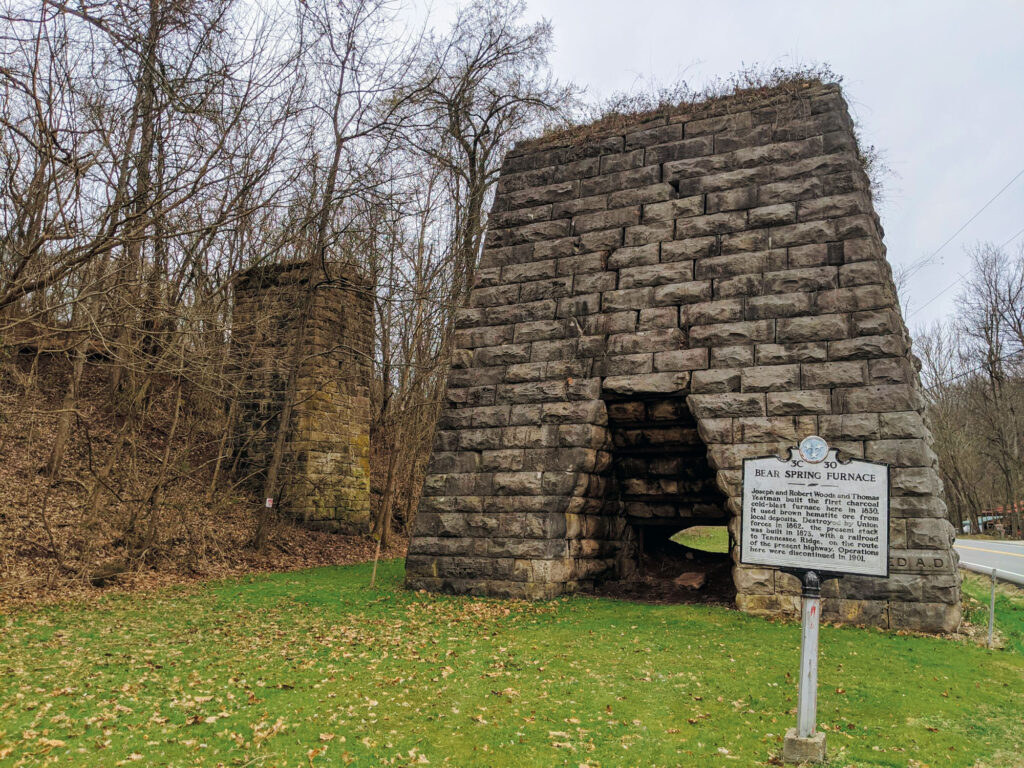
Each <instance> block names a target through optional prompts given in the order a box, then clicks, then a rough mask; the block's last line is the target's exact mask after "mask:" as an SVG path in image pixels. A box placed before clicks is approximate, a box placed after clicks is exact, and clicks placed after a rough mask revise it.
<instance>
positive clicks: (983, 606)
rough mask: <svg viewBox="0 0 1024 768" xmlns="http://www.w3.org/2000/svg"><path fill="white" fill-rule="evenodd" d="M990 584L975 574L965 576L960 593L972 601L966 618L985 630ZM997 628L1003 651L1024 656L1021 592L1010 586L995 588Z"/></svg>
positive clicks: (1023, 606)
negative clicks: (1000, 636)
mask: <svg viewBox="0 0 1024 768" xmlns="http://www.w3.org/2000/svg"><path fill="white" fill-rule="evenodd" d="M991 589H992V582H991V581H990V580H989V579H988V578H987V577H985V576H980V575H978V574H976V573H964V582H963V590H964V592H965V593H966V594H967V595H969V596H970V597H971V598H973V601H972V602H971V603H970V604H969V608H968V611H967V618H968V620H969V621H971V623H973V624H977V625H978V626H979V627H985V628H986V629H987V627H988V606H989V601H990V600H991V598H992V593H991ZM996 626H997V627H998V628H999V631H1000V632H1001V633H1002V635H1003V639H1004V642H1005V645H1006V648H1007V649H1009V650H1012V651H1014V652H1016V653H1018V654H1021V655H1022V656H1024V590H1021V589H1020V588H1019V587H1016V586H1014V585H1013V584H1006V583H1002V582H999V583H997V584H996Z"/></svg>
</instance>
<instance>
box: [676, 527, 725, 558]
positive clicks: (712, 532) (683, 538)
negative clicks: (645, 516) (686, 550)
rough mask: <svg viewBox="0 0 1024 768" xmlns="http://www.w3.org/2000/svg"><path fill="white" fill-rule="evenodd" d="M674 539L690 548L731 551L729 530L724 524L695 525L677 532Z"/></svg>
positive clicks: (719, 551)
mask: <svg viewBox="0 0 1024 768" xmlns="http://www.w3.org/2000/svg"><path fill="white" fill-rule="evenodd" d="M672 541H674V542H676V543H677V544H682V545H683V546H684V547H690V549H700V550H703V551H704V552H718V553H721V554H725V553H727V552H728V551H729V530H728V529H727V528H726V527H725V526H724V525H695V526H693V527H692V528H687V529H686V530H685V531H680V532H679V533H677V534H676V535H675V536H673V537H672Z"/></svg>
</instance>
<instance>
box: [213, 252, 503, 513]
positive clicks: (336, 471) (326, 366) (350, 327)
mask: <svg viewBox="0 0 1024 768" xmlns="http://www.w3.org/2000/svg"><path fill="white" fill-rule="evenodd" d="M331 273H332V274H335V273H337V274H338V275H339V277H338V278H337V279H335V280H334V281H332V282H325V283H320V284H318V285H317V286H316V288H315V290H314V291H313V293H312V309H311V313H310V316H309V319H308V320H307V321H306V335H305V337H304V338H302V339H301V340H300V341H299V343H300V344H301V346H302V357H301V363H300V368H299V371H298V374H297V376H296V383H297V393H296V394H297V397H296V405H295V407H294V409H293V411H292V417H291V422H290V424H289V428H288V436H287V441H286V443H285V456H284V464H283V467H282V471H281V477H282V478H283V480H282V483H281V485H282V487H281V499H280V500H275V504H278V505H279V507H280V509H281V510H282V511H283V512H284V514H286V515H287V516H289V517H291V518H293V519H294V520H297V521H299V522H301V523H304V524H307V525H310V526H314V527H317V528H329V529H333V530H338V531H345V532H349V533H363V532H365V530H366V526H367V524H368V522H369V518H370V380H371V372H370V364H369V361H370V360H371V359H372V352H373V307H372V302H371V298H370V296H371V292H370V291H369V289H368V287H367V285H366V284H365V283H364V282H363V281H362V280H361V279H360V278H359V277H358V276H357V274H356V273H355V272H354V271H353V270H352V269H351V268H345V267H343V266H342V265H337V264H336V265H331ZM309 274H310V272H309V263H308V262H295V263H290V264H284V265H273V266H267V267H256V268H253V269H250V270H248V271H247V272H244V273H242V274H241V275H240V276H239V278H238V280H237V282H236V283H235V305H234V314H233V321H232V351H233V354H234V356H235V357H234V361H233V364H232V366H233V370H232V372H233V374H234V375H236V376H237V379H238V384H239V392H240V394H241V397H240V398H239V403H240V410H239V420H240V423H241V424H242V425H243V429H242V430H241V432H240V434H239V435H238V440H237V442H236V444H235V445H234V446H233V450H234V452H235V454H236V456H237V458H238V466H239V470H240V476H242V477H248V478H250V480H249V484H250V485H255V486H257V487H258V486H259V484H260V483H262V478H263V476H264V474H265V472H266V470H267V467H268V466H269V465H270V459H271V454H272V453H273V450H274V448H273V447H274V443H275V441H276V434H277V429H278V426H277V425H278V420H279V414H280V411H281V408H282V406H283V403H284V399H285V384H286V382H287V380H288V375H289V370H288V366H289V365H290V362H289V361H290V360H291V359H292V355H291V351H290V350H291V347H292V345H293V344H294V343H295V339H294V336H295V328H296V327H297V324H298V323H299V307H300V306H302V304H303V302H304V300H305V298H306V296H307V294H308V291H309V288H308V285H309V283H308V280H309ZM481 321H483V318H481V317H479V316H477V314H476V310H473V309H466V310H463V312H462V314H461V315H460V318H459V321H458V322H459V323H460V324H462V325H467V324H472V323H476V322H481ZM462 332H463V331H457V333H462ZM469 356H471V353H466V357H469ZM459 361H460V358H459V357H458V356H457V357H456V359H455V360H453V363H454V365H453V368H452V371H451V373H452V374H453V376H454V377H455V379H456V380H458V379H460V378H461V377H463V375H464V374H467V373H469V374H470V375H469V376H468V377H466V383H473V381H475V372H474V369H473V368H470V367H460V362H459ZM462 361H463V363H468V360H467V359H466V358H462ZM484 378H487V374H484ZM460 426H462V425H460ZM464 426H467V427H469V426H471V423H466V424H465V425H464ZM453 427H454V425H453ZM459 432H460V430H457V429H452V430H451V431H447V428H442V431H441V432H439V434H438V445H439V449H440V451H442V452H444V451H448V450H455V446H456V445H458V442H459V440H460V439H461V438H460V434H459ZM457 463H458V462H455V463H453V466H454V465H455V464H457ZM435 485H436V483H435Z"/></svg>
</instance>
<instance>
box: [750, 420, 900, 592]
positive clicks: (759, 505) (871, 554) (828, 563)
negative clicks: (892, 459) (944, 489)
mask: <svg viewBox="0 0 1024 768" xmlns="http://www.w3.org/2000/svg"><path fill="white" fill-rule="evenodd" d="M741 523H742V524H741V530H740V540H741V546H740V562H742V563H744V564H747V565H767V566H774V567H779V568H787V569H792V570H808V571H818V572H821V573H834V574H860V575H864V576H888V575H889V467H888V465H886V464H878V463H876V462H873V461H864V460H862V459H852V460H851V461H848V462H846V463H841V462H839V461H838V460H837V459H836V452H835V450H833V449H829V448H828V446H827V445H826V444H825V441H824V440H822V439H821V438H820V437H813V438H807V439H806V440H804V441H803V442H802V443H801V444H800V448H799V449H796V448H793V449H790V456H789V458H788V459H786V460H783V459H779V458H778V457H776V456H769V457H766V458H762V459H746V460H745V461H744V462H743V516H742V519H741Z"/></svg>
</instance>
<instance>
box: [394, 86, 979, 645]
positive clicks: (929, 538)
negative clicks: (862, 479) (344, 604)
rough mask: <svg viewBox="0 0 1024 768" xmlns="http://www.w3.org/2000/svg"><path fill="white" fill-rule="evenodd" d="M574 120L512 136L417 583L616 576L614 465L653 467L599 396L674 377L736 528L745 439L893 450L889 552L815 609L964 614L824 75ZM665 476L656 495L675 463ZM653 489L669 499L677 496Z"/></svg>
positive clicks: (743, 578) (778, 599) (620, 533)
mask: <svg viewBox="0 0 1024 768" xmlns="http://www.w3.org/2000/svg"><path fill="white" fill-rule="evenodd" d="M583 133H584V135H582V136H580V135H577V136H575V137H573V136H567V137H562V138H557V137H556V138H555V139H548V140H541V141H537V142H533V143H529V144H526V145H522V146H520V147H517V148H516V150H515V151H513V152H512V153H510V155H509V156H508V157H507V158H506V159H505V163H504V166H503V170H502V176H501V180H500V182H499V187H498V192H497V196H496V199H495V202H494V206H493V211H492V214H491V218H490V225H489V227H490V228H489V231H488V234H487V239H486V245H485V250H484V254H483V258H482V261H481V265H480V268H479V270H478V272H477V275H476V284H475V288H474V290H473V292H472V297H471V301H470V306H469V307H468V308H466V309H464V310H462V311H461V312H460V313H459V316H458V331H457V334H456V350H455V353H454V359H453V363H452V370H451V374H450V377H449V380H448V392H447V402H446V405H445V408H444V412H443V415H442V419H441V425H440V430H439V432H438V435H437V440H436V443H435V449H434V453H433V457H432V462H431V467H430V470H429V474H428V476H427V479H426V482H425V487H424V496H423V499H422V502H421V505H420V510H419V514H418V516H417V520H416V529H415V531H414V536H413V540H412V542H411V545H410V550H409V557H408V560H407V566H406V567H407V582H408V584H409V585H410V586H412V587H416V588H426V589H431V590H442V591H449V592H470V593H483V594H491V595H508V596H517V597H545V596H552V595H557V594H560V593H564V592H571V591H575V590H581V589H588V588H590V587H591V586H592V585H593V584H594V582H595V580H599V579H602V578H608V577H615V576H616V575H617V574H619V573H620V572H621V570H622V568H623V560H622V554H623V552H624V551H625V550H626V549H627V548H628V547H627V545H628V541H626V539H627V538H628V536H626V535H625V534H624V529H625V528H627V527H628V526H625V525H624V523H623V521H624V520H626V519H628V514H630V513H629V509H628V504H629V503H630V502H628V501H627V500H624V498H625V497H624V496H623V493H622V484H623V483H624V482H629V483H632V484H633V485H636V486H637V487H649V486H643V485H640V484H639V480H640V479H638V478H636V477H635V476H630V474H629V473H630V471H632V470H630V471H627V472H625V473H624V472H623V471H618V472H616V471H615V467H614V466H613V464H614V463H615V461H616V458H615V456H616V455H615V446H614V445H613V440H612V430H611V429H610V428H609V409H611V410H612V414H613V418H612V422H613V426H614V423H615V413H616V409H617V408H618V409H621V408H623V407H625V408H626V409H627V411H628V409H629V408H635V407H637V406H622V405H621V403H624V402H626V403H628V402H638V403H641V404H643V403H645V402H658V401H660V402H669V403H671V402H672V401H673V400H674V401H675V402H676V403H678V404H682V403H685V405H686V407H687V408H688V410H689V411H690V413H691V414H692V418H693V419H695V421H696V428H697V434H698V435H699V439H700V441H701V442H702V443H703V446H705V450H706V461H707V462H708V464H710V470H709V471H712V472H713V473H714V475H713V477H714V478H715V480H716V482H717V486H718V490H720V491H721V494H722V496H719V498H721V499H724V500H725V501H724V511H723V516H724V517H725V518H726V519H729V521H730V522H729V525H730V531H731V533H732V535H733V538H734V539H735V540H737V541H738V537H739V525H738V519H739V518H738V515H739V512H740V499H741V465H742V460H743V458H744V457H753V456H764V455H768V454H777V453H780V452H782V451H783V450H784V449H785V448H786V447H788V446H790V445H794V444H796V443H798V442H799V440H800V439H801V438H803V437H804V436H806V435H809V434H819V435H821V436H822V437H824V438H826V439H827V440H828V441H829V443H830V444H832V445H833V446H835V447H837V448H838V449H840V452H841V455H843V454H845V455H848V456H857V457H864V458H867V459H871V460H875V461H882V462H887V463H889V464H891V465H892V471H891V476H892V487H891V497H892V498H891V516H892V525H891V530H890V545H891V552H890V571H891V576H890V577H889V578H888V579H877V578H866V577H847V578H845V579H843V580H842V581H840V582H835V581H830V582H826V590H825V595H826V601H825V606H824V611H825V618H826V619H828V618H831V619H833V620H841V621H846V622H853V623H865V624H874V625H879V626H883V627H892V628H911V629H923V630H937V631H949V630H953V629H955V628H956V626H957V624H958V622H959V616H960V586H959V585H960V582H959V575H958V572H957V569H956V562H957V560H956V554H955V552H954V551H953V549H952V541H953V530H952V526H951V525H950V524H949V522H948V521H947V519H946V512H945V506H944V504H943V501H942V498H941V493H942V488H941V483H940V480H939V476H938V472H937V461H936V457H935V454H934V453H933V452H932V450H931V448H930V442H931V438H930V435H929V432H928V429H927V426H926V422H925V420H924V418H923V408H924V402H923V398H922V396H921V392H920V383H919V377H918V373H917V369H916V367H915V362H914V359H913V357H912V356H911V354H910V340H909V337H908V334H907V330H906V327H905V325H904V323H903V320H902V317H901V315H900V310H899V305H898V303H897V298H896V293H895V290H894V288H893V282H892V276H891V271H890V268H889V265H888V264H887V262H886V260H885V248H884V246H883V244H882V230H881V227H880V225H879V222H878V218H877V216H876V215H875V213H874V211H873V208H872V203H871V198H870V194H869V182H868V179H867V177H866V175H865V173H864V170H863V164H862V161H861V159H860V156H859V153H858V151H857V147H856V141H855V138H854V132H853V126H852V123H851V120H850V117H849V114H848V110H847V106H846V103H845V101H844V100H843V98H842V95H841V92H840V90H839V88H838V87H836V86H831V85H822V84H810V85H808V84H797V85H794V86H793V87H791V88H784V89H779V90H776V91H773V92H762V93H744V94H741V95H738V96H734V97H731V98H728V99H722V100H718V101H715V102H712V103H710V104H707V105H703V106H700V107H695V108H681V109H678V110H676V111H673V112H670V113H667V114H661V115H659V116H658V117H656V118H654V119H648V120H645V121H640V120H639V119H637V120H634V121H633V122H632V124H626V125H620V126H618V127H606V128H602V127H601V126H600V125H598V126H593V127H591V129H590V130H589V131H585V132H583ZM648 410H650V408H649V409H648ZM640 412H641V411H637V413H640ZM620 420H621V419H620ZM678 423H679V424H681V425H683V426H680V429H683V428H684V427H685V424H684V422H682V421H679V422H678ZM691 432H692V430H691ZM680 435H682V433H680ZM680 440H681V441H682V442H680V443H679V445H680V446H681V447H680V451H681V452H679V453H678V456H677V457H676V458H680V460H682V459H683V458H684V457H685V455H686V452H685V451H684V450H682V448H685V445H684V443H685V442H686V441H685V440H684V439H683V438H682V437H680V438H678V440H677V442H678V441H680ZM702 458H703V457H702ZM632 466H636V467H640V469H639V470H637V471H641V472H642V471H643V469H642V465H640V464H637V463H635V462H634V464H633V465H632ZM660 466H662V467H665V466H667V465H665V464H662V465H660ZM659 471H661V470H659ZM678 471H679V475H678V477H679V478H684V479H685V478H686V476H687V475H686V471H685V468H680V469H679V470H678ZM633 474H634V475H635V474H636V472H634V473H633ZM691 474H692V473H691ZM697 474H699V473H697ZM624 477H625V480H624V479H623V478H624ZM641 479H642V478H641ZM665 479H666V478H665V476H664V472H662V475H660V476H659V477H658V482H659V483H660V485H659V487H660V488H662V489H668V490H667V491H666V493H667V495H668V496H671V494H672V493H673V492H676V491H673V488H676V489H680V488H682V487H683V485H684V484H685V483H683V482H682V481H680V483H679V484H678V485H676V486H673V485H672V483H668V484H665V483H664V482H662V481H663V480H665ZM667 479H668V480H671V479H672V478H671V477H669V478H667ZM691 485H692V484H691ZM678 492H682V491H678ZM652 493H653V492H652ZM666 493H661V495H660V496H659V497H658V501H659V504H660V506H658V507H657V508H658V509H671V508H673V505H665V504H663V503H662V502H665V501H666V500H669V501H670V500H671V499H666V498H664V497H665V495H666ZM641 501H642V499H641ZM648 506H649V505H648ZM692 506H693V505H692V504H691V505H690V507H692ZM705 506H706V505H705ZM675 508H676V509H677V510H678V509H681V508H688V507H686V505H685V504H684V505H680V504H676V505H675ZM652 514H660V513H658V512H652ZM665 514H679V515H681V517H680V520H685V515H686V514H687V513H685V512H666V513H665ZM702 514H704V516H705V517H707V514H708V513H707V511H706V510H705V512H704V513H702ZM680 527H684V526H680ZM733 560H734V566H733V579H734V581H735V584H736V588H737V593H738V594H737V598H736V603H737V606H738V607H739V608H740V609H742V610H745V611H749V612H752V613H758V614H769V615H780V614H786V615H795V614H796V613H797V611H798V608H799V585H798V583H797V580H796V579H795V578H793V577H791V576H788V575H786V574H783V573H781V572H778V571H775V570H773V569H766V568H752V567H744V566H741V565H739V563H738V549H737V548H736V547H734V549H733Z"/></svg>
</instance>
